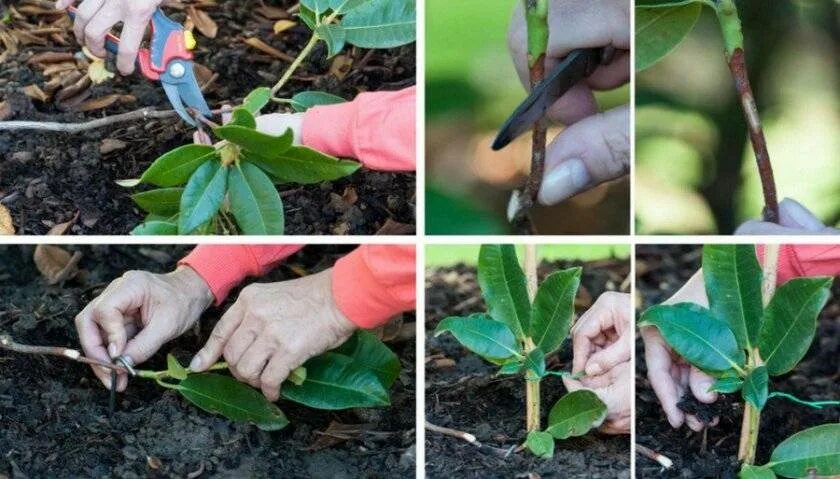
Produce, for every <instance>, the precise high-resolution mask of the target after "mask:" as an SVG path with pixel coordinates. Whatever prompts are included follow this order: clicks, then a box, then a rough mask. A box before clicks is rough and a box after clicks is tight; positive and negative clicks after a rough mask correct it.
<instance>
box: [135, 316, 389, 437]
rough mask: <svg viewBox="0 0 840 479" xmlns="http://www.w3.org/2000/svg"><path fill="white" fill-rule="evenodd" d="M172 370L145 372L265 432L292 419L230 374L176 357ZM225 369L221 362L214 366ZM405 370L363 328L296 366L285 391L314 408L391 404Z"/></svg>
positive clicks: (201, 404)
mask: <svg viewBox="0 0 840 479" xmlns="http://www.w3.org/2000/svg"><path fill="white" fill-rule="evenodd" d="M167 366H168V367H167V369H166V370H165V371H160V372H141V374H140V376H141V377H145V378H149V379H155V380H156V381H157V382H158V384H160V385H161V386H164V387H166V388H169V389H174V390H176V391H178V393H180V394H181V395H182V396H183V397H184V398H186V399H187V400H189V401H190V402H192V403H193V404H195V405H196V406H197V407H199V408H201V409H202V410H204V411H207V412H209V413H212V414H220V415H222V416H224V417H226V418H228V419H230V420H232V421H242V422H249V423H252V424H254V425H256V426H257V427H258V428H260V429H263V430H266V431H275V430H279V429H282V428H284V427H285V426H286V425H287V424H288V423H289V421H288V419H287V418H286V415H285V414H283V411H282V410H280V408H279V407H278V406H277V405H275V404H272V403H271V402H269V401H268V400H267V399H266V398H265V396H263V395H262V394H261V393H260V392H259V391H257V390H256V389H254V388H252V387H250V386H248V385H247V384H244V383H241V382H239V381H237V380H236V379H234V378H232V377H230V376H223V375H219V374H213V373H192V372H190V371H189V370H188V369H186V368H184V367H183V366H182V365H181V364H180V363H178V361H177V360H176V359H175V358H174V357H173V356H172V355H169V356H168V357H167ZM223 368H226V365H225V364H224V363H220V365H218V366H217V367H214V368H212V369H223ZM399 372H400V362H399V358H397V356H396V354H394V353H393V352H392V351H391V350H390V349H388V347H387V346H385V344H383V343H382V342H381V341H380V340H379V339H377V338H376V336H374V335H372V334H371V333H368V332H366V331H359V332H357V333H356V334H355V335H353V336H352V337H351V338H350V339H349V340H348V341H347V342H345V343H344V344H343V345H341V346H340V347H339V348H337V349H335V350H333V351H330V352H327V353H324V354H322V355H320V356H317V357H315V358H312V359H310V360H309V361H307V362H306V363H305V364H304V365H303V367H300V368H298V369H296V370H295V371H293V372H292V373H291V374H290V375H289V378H288V379H287V381H286V382H285V383H284V384H283V386H282V388H281V389H280V395H281V396H282V397H283V398H284V399H286V400H289V401H293V402H296V403H299V404H303V405H305V406H309V407H312V408H315V409H326V410H338V409H348V408H357V407H379V406H388V405H389V404H390V396H389V393H388V391H389V389H390V388H391V386H392V385H393V384H394V381H396V379H397V376H398V375H399Z"/></svg>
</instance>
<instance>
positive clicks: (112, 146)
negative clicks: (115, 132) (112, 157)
mask: <svg viewBox="0 0 840 479" xmlns="http://www.w3.org/2000/svg"><path fill="white" fill-rule="evenodd" d="M127 146H128V144H127V143H126V142H124V141H122V140H117V139H115V138H105V139H104V140H102V143H101V144H100V145H99V153H100V154H102V155H107V154H109V153H113V152H115V151H119V150H123V149H125V148H126V147H127Z"/></svg>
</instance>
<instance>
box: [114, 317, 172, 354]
mask: <svg viewBox="0 0 840 479" xmlns="http://www.w3.org/2000/svg"><path fill="white" fill-rule="evenodd" d="M157 319H158V320H156V321H154V322H152V323H150V324H149V325H148V326H147V327H145V328H143V329H141V330H140V332H139V333H137V336H134V338H132V339H131V341H129V342H128V344H127V345H126V347H125V352H124V353H123V354H124V355H126V356H128V357H130V358H131V360H132V361H134V364H141V363H143V362H145V361H147V360H148V359H149V358H150V357H152V356H153V355H154V354H155V353H156V352H158V350H160V348H161V346H163V343H165V342H167V341H169V340H170V339H172V338H171V337H169V336H170V335H169V333H168V331H164V330H163V325H165V324H167V323H166V322H164V321H162V320H161V319H162V318H157Z"/></svg>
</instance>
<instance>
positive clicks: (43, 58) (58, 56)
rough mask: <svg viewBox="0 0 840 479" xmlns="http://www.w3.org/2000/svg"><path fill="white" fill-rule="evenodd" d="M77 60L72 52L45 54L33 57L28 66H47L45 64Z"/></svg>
mask: <svg viewBox="0 0 840 479" xmlns="http://www.w3.org/2000/svg"><path fill="white" fill-rule="evenodd" d="M75 61H76V60H75V58H74V56H73V54H72V53H70V52H43V53H37V54H35V55H32V58H30V59H29V60H27V61H26V64H27V65H35V64H45V63H61V62H75Z"/></svg>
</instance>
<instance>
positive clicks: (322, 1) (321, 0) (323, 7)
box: [300, 0, 331, 15]
mask: <svg viewBox="0 0 840 479" xmlns="http://www.w3.org/2000/svg"><path fill="white" fill-rule="evenodd" d="M330 1H331V0H301V1H300V4H301V6H302V7H306V8H308V9H309V10H311V11H312V12H313V13H315V15H321V14H322V13H324V12H326V11H327V10H329V9H330Z"/></svg>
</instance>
